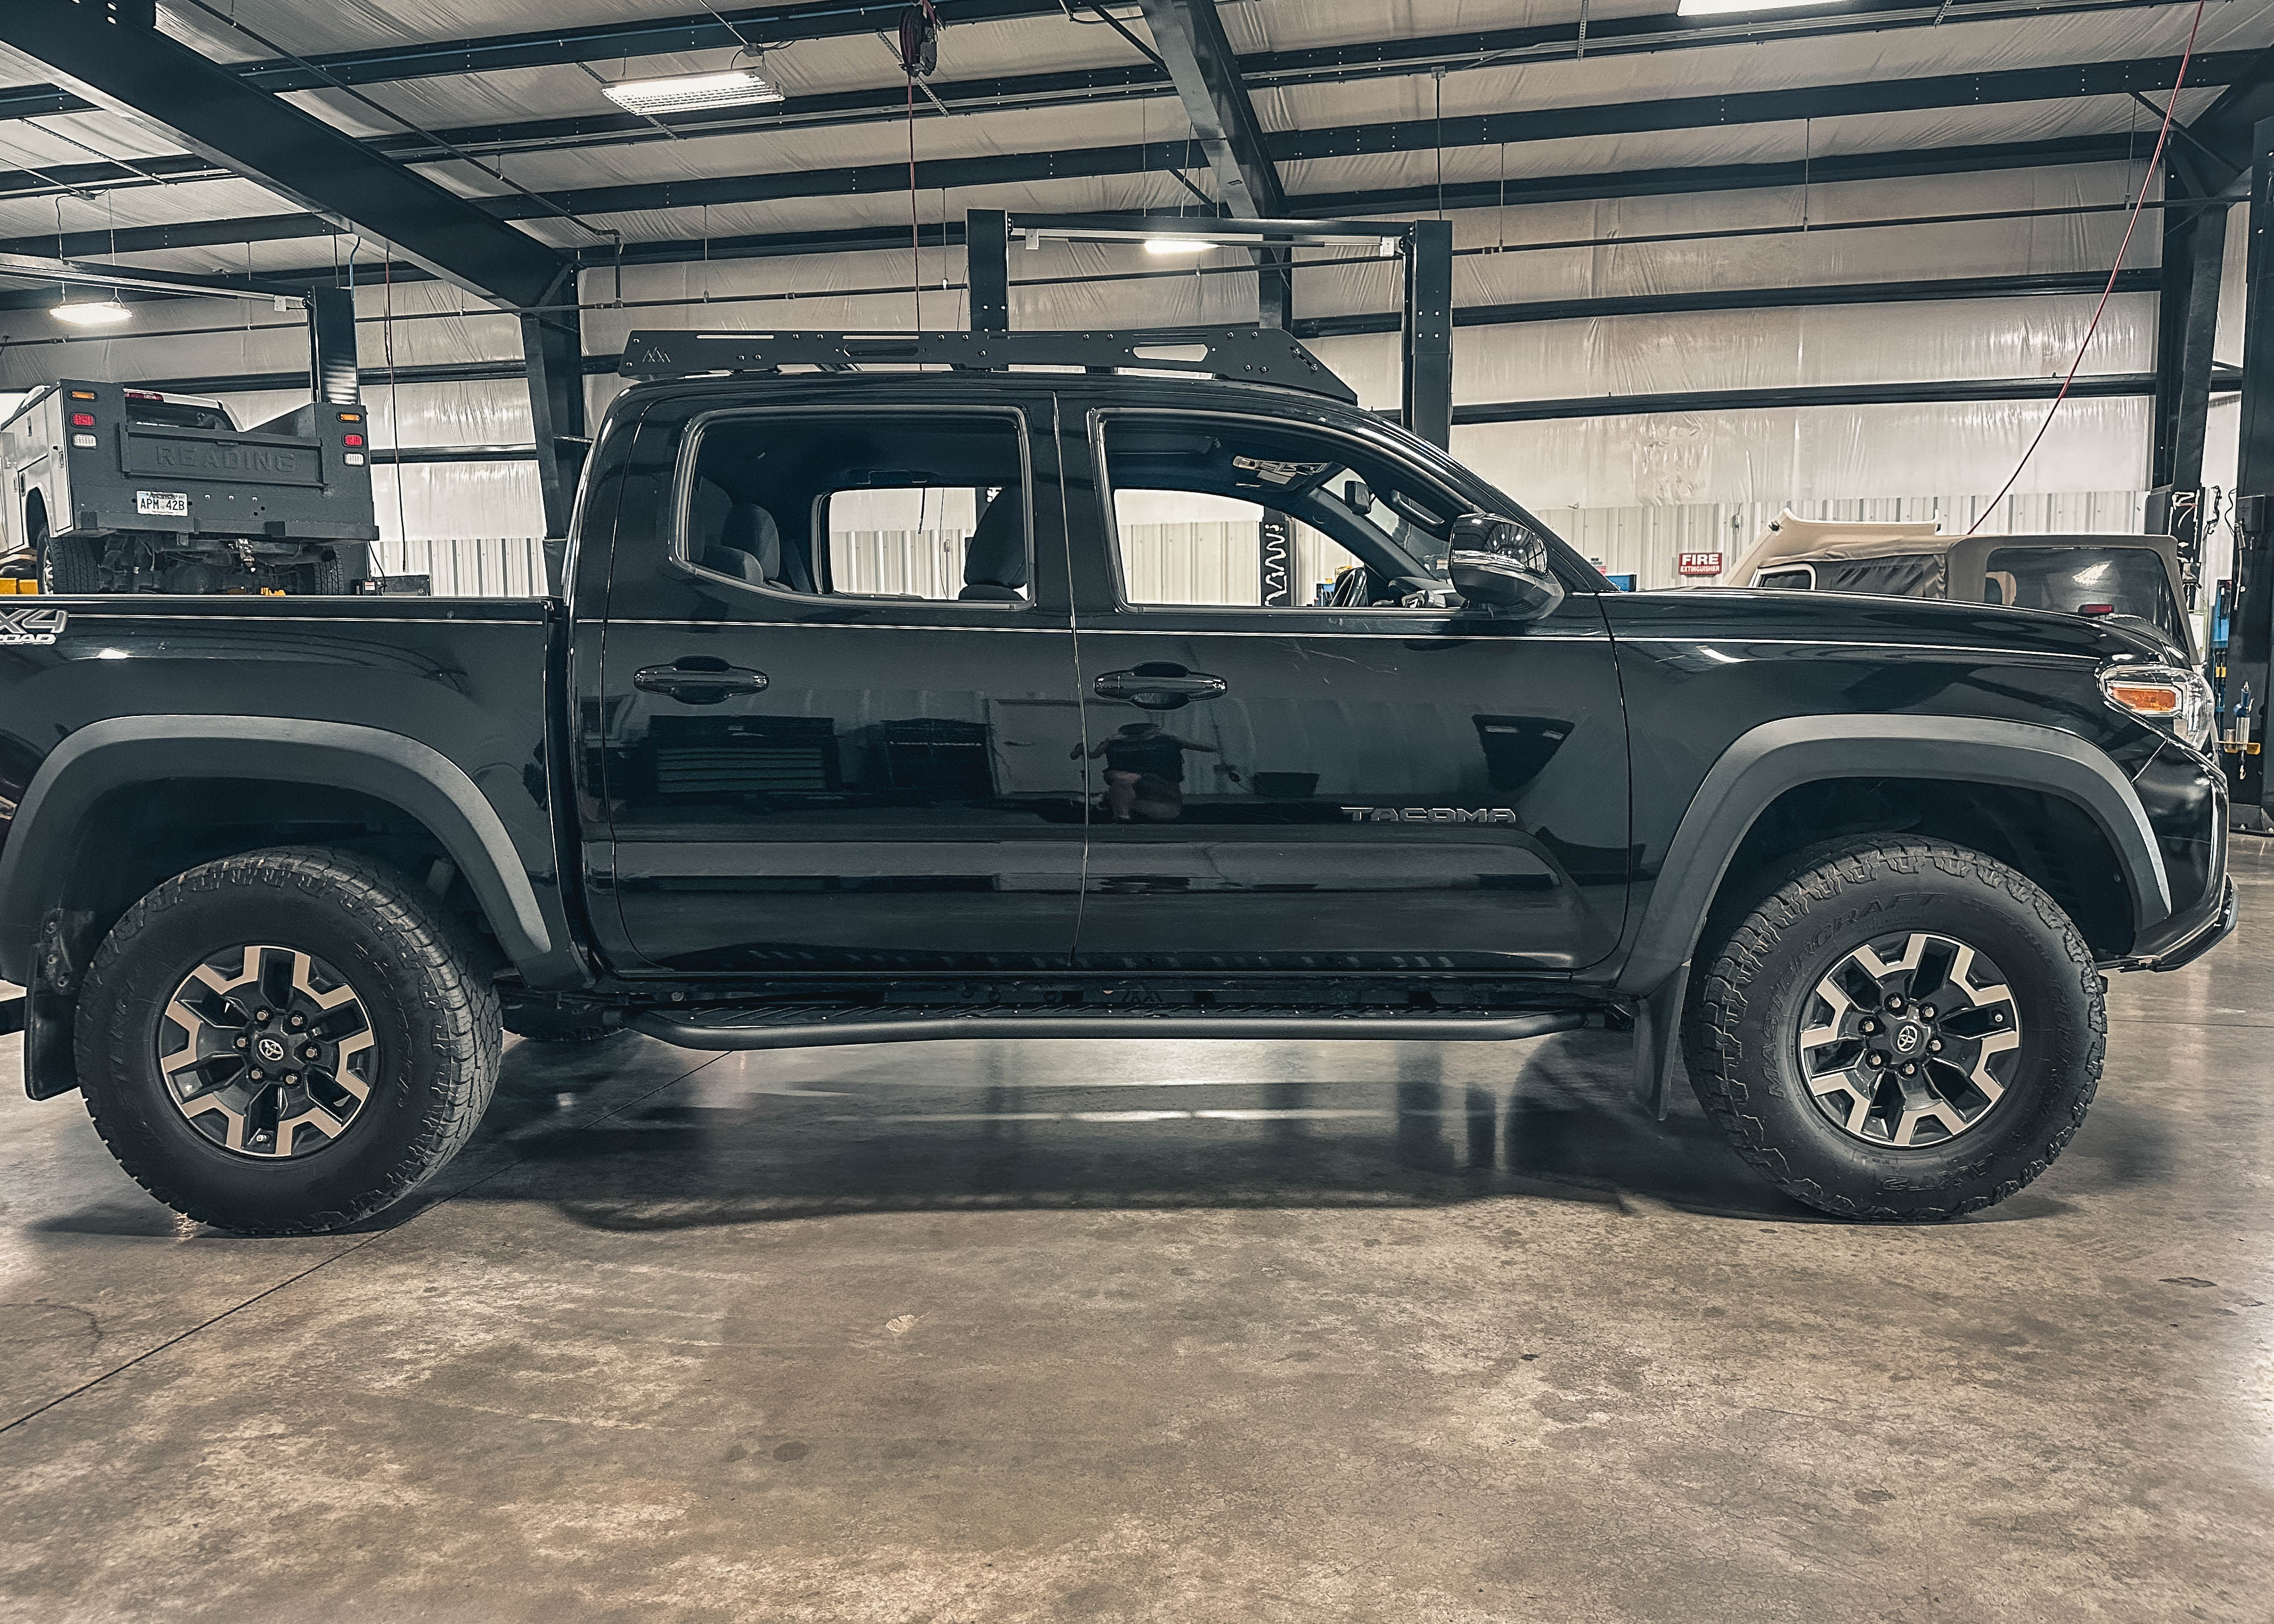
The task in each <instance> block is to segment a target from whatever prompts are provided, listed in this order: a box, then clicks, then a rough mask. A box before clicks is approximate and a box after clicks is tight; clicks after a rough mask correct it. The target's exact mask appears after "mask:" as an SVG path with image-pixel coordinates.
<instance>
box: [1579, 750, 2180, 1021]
mask: <svg viewBox="0 0 2274 1624" xmlns="http://www.w3.org/2000/svg"><path fill="white" fill-rule="evenodd" d="M1825 778H1939V779H1946V780H1958V781H1962V782H1969V783H1976V784H1997V785H2003V786H2008V787H2012V788H2015V789H2029V790H2037V791H2039V792H2042V793H2047V794H2052V795H2057V796H2059V798H2060V799H2061V800H2063V801H2068V802H2070V803H2072V804H2073V805H2074V806H2075V807H2077V808H2079V809H2080V810H2082V812H2083V813H2084V814H2085V815H2086V816H2089V817H2090V818H2091V819H2092V821H2093V823H2094V824H2095V825H2096V826H2097V828H2098V829H2099V830H2100V832H2101V833H2102V835H2103V836H2105V838H2107V841H2108V844H2109V846H2110V848H2111V849H2112V851H2114V852H2115V853H2116V860H2117V862H2118V864H2119V866H2120V868H2122V870H2123V873H2124V879H2125V887H2126V890H2127V891H2128V892H2129V893H2130V896H2131V899H2132V924H2133V929H2134V930H2135V933H2136V932H2138V931H2142V930H2145V929H2149V928H2150V926H2153V925H2156V924H2159V923H2161V922H2162V921H2164V920H2165V919H2167V918H2169V917H2170V916H2171V912H2172V888H2171V881H2170V878H2169V876H2167V875H2166V874H2165V869H2164V858H2163V853H2162V852H2161V851H2160V850H2159V849H2158V848H2157V844H2156V831H2155V829H2154V827H2153V826H2152V825H2151V824H2150V823H2149V822H2148V814H2147V812H2146V810H2145V809H2144V808H2142V806H2141V804H2140V797H2139V794H2138V793H2137V792H2135V790H2134V789H2133V787H2132V785H2131V782H2130V780H2128V779H2127V778H2125V776H2124V775H2123V773H2122V772H2121V771H2119V770H2118V768H2117V765H2116V763H2114V762H2112V761H2111V760H2109V758H2108V756H2106V754H2105V753H2104V752H2103V751H2101V750H2099V749H2097V748H2094V746H2092V745H2091V744H2090V743H2088V742H2087V741H2084V740H2082V739H2080V738H2078V737H2077V736H2076V735H2075V734H2074V733H2062V732H2061V731H2060V730H2059V729H2058V728H2052V727H2041V726H2037V725H2035V724H2033V723H2029V722H2006V721H1996V720H1992V719H1989V718H1978V717H1941V716H1803V717H1788V718H1784V719H1782V720H1781V721H1774V722H1764V723H1762V724H1761V725H1760V726H1758V727H1755V728H1752V729H1751V730H1750V731H1748V732H1746V733H1742V734H1740V735H1739V736H1738V737H1737V739H1736V741H1734V742H1733V743H1732V744H1731V745H1730V746H1729V748H1728V749H1726V750H1724V751H1722V753H1721V757H1720V759H1719V760H1717V761H1715V762H1714V763H1713V767H1712V768H1711V770H1709V771H1707V772H1706V778H1705V780H1704V782H1702V783H1701V784H1699V785H1698V793H1696V794H1695V795H1693V796H1692V797H1691V798H1690V808H1689V810H1688V811H1686V812H1684V813H1683V815H1682V822H1681V823H1679V824H1678V825H1677V826H1676V827H1675V831H1674V838H1673V840H1672V841H1671V842H1670V843H1668V846H1667V852H1666V861H1664V862H1663V863H1661V864H1660V865H1659V871H1658V883H1657V884H1656V885H1655V886H1654V887H1653V890H1652V892H1651V898H1650V905H1649V906H1648V907H1647V908H1646V909H1645V911H1644V914H1643V918H1642V924H1641V928H1640V929H1639V930H1638V932H1637V934H1636V938H1635V944H1634V947H1633V949H1632V951H1630V953H1629V954H1628V956H1627V962H1626V966H1625V968H1624V969H1623V971H1622V972H1621V973H1620V975H1619V979H1618V983H1617V985H1618V990H1619V991H1620V992H1622V993H1623V994H1626V995H1628V996H1635V997H1641V996H1648V995H1650V994H1652V993H1653V992H1656V991H1658V989H1660V988H1661V987H1663V986H1664V985H1665V984H1666V983H1667V982H1668V981H1670V980H1672V979H1673V978H1674V977H1675V976H1676V975H1677V974H1679V973H1680V972H1681V970H1682V968H1683V966H1684V965H1685V964H1687V963H1688V962H1689V960H1690V955H1691V953H1692V952H1693V951H1696V948H1697V945H1698V937H1699V936H1700V935H1701V934H1703V932H1704V930H1705V928H1706V913H1707V911H1708V910H1709V909H1710V908H1711V907H1712V906H1713V897H1714V894H1715V893H1716V892H1717V891H1720V890H1721V882H1722V880H1723V878H1724V877H1725V876H1727V875H1728V870H1729V864H1730V861H1732V860H1733V859H1734V858H1735V857H1736V853H1737V848H1738V846H1740V845H1742V844H1743V841H1744V838H1745V836H1746V835H1747V834H1748V833H1749V832H1751V829H1752V826H1753V823H1754V822H1755V820H1756V819H1758V817H1759V816H1760V815H1761V814H1762V813H1763V812H1765V811H1766V810H1767V809H1768V808H1769V806H1770V805H1771V804H1772V803H1773V802H1774V801H1775V800H1776V798H1777V797H1778V796H1780V795H1781V794H1783V793H1785V792H1786V791H1788V790H1790V789H1794V788H1796V787H1798V786H1801V785H1803V784H1809V783H1813V782H1816V781H1818V780H1820V779H1825Z"/></svg>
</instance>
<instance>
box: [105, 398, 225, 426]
mask: <svg viewBox="0 0 2274 1624" xmlns="http://www.w3.org/2000/svg"><path fill="white" fill-rule="evenodd" d="M126 420H127V421H128V422H129V423H140V424H146V425H148V426H150V427H152V428H169V429H219V430H220V431H222V432H223V433H228V432H230V431H232V430H234V429H235V428H236V427H237V425H235V424H234V423H231V422H230V420H229V414H228V413H227V412H225V411H223V410H221V409H220V408H219V407H217V406H199V405H195V404H193V403H192V402H188V401H167V400H161V399H159V398H158V397H157V396H156V395H143V394H139V393H137V392H136V391H134V390H132V389H129V390H128V391H127V392H126Z"/></svg>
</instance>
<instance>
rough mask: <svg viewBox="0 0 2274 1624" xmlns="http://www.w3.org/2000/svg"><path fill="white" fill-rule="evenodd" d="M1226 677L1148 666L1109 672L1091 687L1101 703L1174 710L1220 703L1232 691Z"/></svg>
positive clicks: (1178, 667) (1156, 709) (1178, 668)
mask: <svg viewBox="0 0 2274 1624" xmlns="http://www.w3.org/2000/svg"><path fill="white" fill-rule="evenodd" d="M1229 688H1231V684H1230V683H1228V682H1226V681H1225V680H1224V679H1223V678H1222V677H1212V676H1210V675H1209V673H1206V672H1204V671H1186V669H1185V668H1184V667H1183V666H1182V665H1140V666H1138V667H1136V668H1135V669H1134V670H1133V671H1109V672H1107V673H1105V674H1104V675H1103V676H1102V677H1099V678H1098V679H1097V680H1096V681H1095V682H1093V683H1091V684H1090V691H1091V692H1092V693H1094V694H1096V695H1097V696H1098V697H1099V698H1100V699H1126V700H1127V701H1128V702H1129V703H1131V704H1133V705H1135V706H1137V707H1138V708H1139V709H1140V710H1144V711H1174V710H1176V709H1177V708H1178V706H1180V705H1187V704H1190V703H1192V702H1193V700H1195V699H1216V698H1218V697H1220V696H1221V695H1223V694H1224V692H1225V691H1226V690H1228V689H1229Z"/></svg>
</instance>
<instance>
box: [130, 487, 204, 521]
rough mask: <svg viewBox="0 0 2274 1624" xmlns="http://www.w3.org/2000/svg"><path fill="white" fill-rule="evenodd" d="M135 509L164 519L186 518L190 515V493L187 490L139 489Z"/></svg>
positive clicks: (135, 494)
mask: <svg viewBox="0 0 2274 1624" xmlns="http://www.w3.org/2000/svg"><path fill="white" fill-rule="evenodd" d="M134 511H135V512H137V513H147V514H154V515H156V516H157V517H159V518H162V519H186V518H188V517H189V516H190V493H189V492H187V491H137V492H134Z"/></svg>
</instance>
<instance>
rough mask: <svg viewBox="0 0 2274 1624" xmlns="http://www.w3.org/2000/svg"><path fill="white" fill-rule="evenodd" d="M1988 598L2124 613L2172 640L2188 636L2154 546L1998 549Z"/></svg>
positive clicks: (1989, 572) (2024, 605)
mask: <svg viewBox="0 0 2274 1624" xmlns="http://www.w3.org/2000/svg"><path fill="white" fill-rule="evenodd" d="M1985 573H1986V579H1985V580H1984V582H1983V591H1982V596H1983V599H1984V602H1987V603H1992V604H2009V605H2013V606H2014V607H2016V608H2021V609H2052V610H2054V611H2057V612H2058V613H2062V614H2085V615H2103V614H2124V615H2132V616H2135V617H2136V618H2137V619H2140V620H2146V621H2149V622H2150V623H2151V624H2153V625H2154V626H2156V627H2157V628H2159V629H2160V630H2162V631H2164V632H2165V633H2166V634H2167V635H2170V636H2172V637H2173V638H2181V637H2183V635H2184V634H2183V631H2182V623H2181V621H2180V605H2179V604H2178V602H2177V601H2176V600H2175V599H2174V598H2172V583H2171V578H2170V576H2169V575H2167V574H2165V569H2164V559H2163V555H2162V554H2161V553H2157V551H2156V550H2155V549H2153V548H2152V547H1999V548H1997V549H1995V550H1994V551H1992V553H1991V554H1990V559H1989V563H1988V565H1987V566H1986V571H1985Z"/></svg>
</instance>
